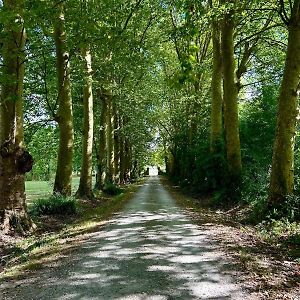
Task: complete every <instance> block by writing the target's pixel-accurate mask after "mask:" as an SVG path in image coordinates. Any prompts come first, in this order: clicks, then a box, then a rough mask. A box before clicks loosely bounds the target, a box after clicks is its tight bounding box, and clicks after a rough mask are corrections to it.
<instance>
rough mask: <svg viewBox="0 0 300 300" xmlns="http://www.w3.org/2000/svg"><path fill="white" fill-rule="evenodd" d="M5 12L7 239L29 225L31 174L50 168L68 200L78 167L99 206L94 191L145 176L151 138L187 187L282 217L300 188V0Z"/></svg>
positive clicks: (5, 6) (0, 175)
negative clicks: (299, 132) (299, 128)
mask: <svg viewBox="0 0 300 300" xmlns="http://www.w3.org/2000/svg"><path fill="white" fill-rule="evenodd" d="M0 9H1V11H0V21H1V24H0V26H1V27H0V30H1V33H0V34H1V35H0V47H1V57H0V67H1V75H0V83H1V105H0V108H1V120H0V121H1V127H0V148H1V155H0V191H1V193H0V224H1V229H2V230H3V231H4V232H9V231H11V230H15V229H18V230H19V231H21V232H25V231H28V230H30V229H32V228H33V227H34V225H33V223H32V221H31V219H30V217H29V215H28V213H27V210H26V199H25V192H24V190H25V188H24V183H25V177H26V176H27V178H28V179H30V178H33V179H47V180H49V179H50V178H51V174H52V173H53V172H54V173H55V181H54V189H53V192H54V193H57V194H61V195H62V196H69V195H71V179H72V174H73V173H74V171H78V172H80V184H79V188H78V190H77V193H76V194H77V196H78V197H80V198H88V199H92V198H93V189H94V188H95V189H97V190H102V189H105V187H106V186H108V185H112V184H114V185H119V184H124V183H125V182H128V181H130V180H132V179H133V178H135V177H137V176H138V175H139V174H140V173H141V170H142V168H143V166H144V165H145V164H146V162H147V158H148V157H149V152H151V151H152V150H151V148H152V145H153V143H154V142H155V143H156V145H157V147H156V158H157V157H159V156H160V158H163V159H164V160H165V163H166V166H167V172H168V173H169V175H170V176H171V177H172V178H174V179H176V180H177V181H179V182H180V183H181V184H182V185H187V186H189V187H190V188H193V189H194V190H195V191H197V192H212V191H213V192H214V193H215V198H216V199H219V200H221V201H233V200H234V198H235V197H234V195H235V196H238V198H239V199H241V200H243V201H246V202H248V203H250V202H255V201H256V202H259V203H260V204H261V203H264V205H265V208H266V209H267V210H274V209H276V211H281V212H284V213H286V212H287V211H286V210H285V208H284V207H286V206H284V205H283V204H285V203H286V202H287V201H291V200H288V199H290V198H289V197H291V196H292V195H293V194H297V185H296V186H295V185H294V177H295V176H294V169H295V168H298V160H297V159H295V158H294V153H295V149H296V151H297V150H298V146H297V144H296V148H295V137H296V124H297V123H296V122H297V116H298V85H299V75H300V74H299V73H300V47H299V45H298V43H299V41H300V39H299V35H300V0H294V1H285V0H280V1H279V0H272V1H258V0H251V1H236V0H220V1H218V0H207V1H201V2H199V1H194V0H167V1H155V0H154V1H153V0H127V1H123V0H115V1H110V0H102V1H99V0H81V1H78V0H76V1H75V0H65V1H55V0H28V1H26V0H3V1H0ZM276 110H277V111H278V113H277V115H276ZM25 149H26V150H25ZM296 153H297V152H296ZM32 157H33V159H32ZM33 160H34V168H33V170H32V171H31V173H30V174H29V175H28V174H27V175H25V173H28V172H29V171H30V170H31V167H32V164H33ZM93 169H94V170H96V173H97V176H96V184H95V186H94V187H93V185H92V171H93ZM293 199H296V200H293V201H294V202H293V203H294V204H293V205H292V209H294V208H295V207H298V208H299V201H298V200H297V199H298V198H297V197H296V198H293ZM293 211H294V210H293Z"/></svg>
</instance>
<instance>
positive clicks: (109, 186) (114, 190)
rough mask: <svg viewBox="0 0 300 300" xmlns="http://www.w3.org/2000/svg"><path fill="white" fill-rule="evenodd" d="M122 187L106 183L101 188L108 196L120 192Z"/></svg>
mask: <svg viewBox="0 0 300 300" xmlns="http://www.w3.org/2000/svg"><path fill="white" fill-rule="evenodd" d="M122 191H123V190H122V189H121V188H120V187H118V186H116V185H115V184H113V183H107V184H106V185H105V186H104V188H103V192H104V193H105V194H107V195H110V196H116V195H119V194H121V193H122Z"/></svg>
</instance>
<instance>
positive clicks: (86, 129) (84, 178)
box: [76, 49, 94, 199]
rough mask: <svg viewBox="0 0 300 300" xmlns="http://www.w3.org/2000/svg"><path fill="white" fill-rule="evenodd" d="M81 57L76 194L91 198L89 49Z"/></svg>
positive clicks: (91, 112)
mask: <svg viewBox="0 0 300 300" xmlns="http://www.w3.org/2000/svg"><path fill="white" fill-rule="evenodd" d="M82 57H83V59H84V64H85V86H84V89H83V115H84V116H83V144H82V164H81V173H80V181H79V187H78V190H77V193H76V195H77V196H78V197H80V198H87V199H92V198H93V191H92V163H93V126H94V114H93V90H92V88H93V77H92V57H91V53H90V51H89V49H84V50H83V51H82Z"/></svg>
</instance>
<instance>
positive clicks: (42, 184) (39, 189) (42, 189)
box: [25, 177, 79, 205]
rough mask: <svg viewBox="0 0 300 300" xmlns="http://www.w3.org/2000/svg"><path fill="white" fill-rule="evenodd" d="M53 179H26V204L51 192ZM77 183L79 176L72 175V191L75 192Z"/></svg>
mask: <svg viewBox="0 0 300 300" xmlns="http://www.w3.org/2000/svg"><path fill="white" fill-rule="evenodd" d="M53 184H54V182H53V181H26V183H25V190H26V196H27V197H26V199H27V204H29V205H30V204H31V203H32V202H33V201H34V200H36V199H39V198H45V197H48V196H50V195H51V194H52V191H53ZM78 185H79V177H73V179H72V192H73V193H75V192H76V190H77V188H78Z"/></svg>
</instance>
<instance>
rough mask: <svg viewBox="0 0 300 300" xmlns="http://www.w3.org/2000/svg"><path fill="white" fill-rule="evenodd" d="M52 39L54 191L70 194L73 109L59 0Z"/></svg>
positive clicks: (62, 5) (62, 12)
mask: <svg viewBox="0 0 300 300" xmlns="http://www.w3.org/2000/svg"><path fill="white" fill-rule="evenodd" d="M55 5H56V8H55V9H56V16H55V20H54V41H55V48H56V65H57V79H58V85H57V88H58V105H59V107H58V112H57V116H56V120H57V122H58V126H59V149H58V158H57V169H56V176H55V182H54V190H53V192H54V193H58V194H61V195H63V196H69V195H71V183H72V159H73V143H74V134H73V113H72V97H71V84H70V66H69V53H68V51H67V45H66V32H65V24H64V23H65V20H64V4H63V2H60V3H55Z"/></svg>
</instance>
